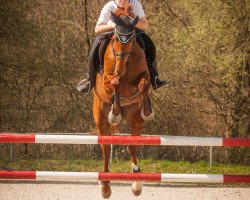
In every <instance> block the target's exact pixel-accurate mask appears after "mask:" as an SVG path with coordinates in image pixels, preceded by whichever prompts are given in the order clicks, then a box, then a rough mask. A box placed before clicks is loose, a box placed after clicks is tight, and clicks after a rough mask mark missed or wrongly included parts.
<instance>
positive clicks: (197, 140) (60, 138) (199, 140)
mask: <svg viewBox="0 0 250 200" xmlns="http://www.w3.org/2000/svg"><path fill="white" fill-rule="evenodd" d="M0 143H47V144H114V145H166V146H245V147H249V146H250V138H218V137H217V138H216V137H215V138H212V137H186V136H86V135H42V134H12V133H1V134H0Z"/></svg>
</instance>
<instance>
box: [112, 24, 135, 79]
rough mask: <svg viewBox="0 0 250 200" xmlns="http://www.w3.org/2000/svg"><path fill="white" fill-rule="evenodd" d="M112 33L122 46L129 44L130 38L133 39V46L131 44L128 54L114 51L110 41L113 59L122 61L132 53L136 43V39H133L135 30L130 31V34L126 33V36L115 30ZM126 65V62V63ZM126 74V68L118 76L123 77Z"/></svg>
mask: <svg viewBox="0 0 250 200" xmlns="http://www.w3.org/2000/svg"><path fill="white" fill-rule="evenodd" d="M114 33H115V35H116V37H117V38H118V40H119V42H120V43H122V44H126V43H127V42H129V41H130V40H131V39H132V38H133V39H134V40H133V44H132V47H131V50H130V52H123V51H121V52H117V51H115V50H114V40H112V51H113V54H114V56H115V57H119V58H120V59H121V60H123V59H124V58H125V57H126V56H128V58H129V56H130V55H131V53H132V51H133V48H134V44H135V42H136V37H135V30H133V31H131V32H130V33H127V34H123V33H120V32H119V31H118V30H117V29H116V28H115V30H114ZM126 64H127V62H126ZM125 72H126V67H125V69H124V71H123V73H122V74H121V75H120V77H121V76H123V75H124V74H125Z"/></svg>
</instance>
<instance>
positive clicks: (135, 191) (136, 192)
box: [132, 188, 142, 196]
mask: <svg viewBox="0 0 250 200" xmlns="http://www.w3.org/2000/svg"><path fill="white" fill-rule="evenodd" d="M141 191H142V189H140V190H134V189H133V188H132V192H133V194H134V195H135V196H140V195H141Z"/></svg>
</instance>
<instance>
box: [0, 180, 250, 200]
mask: <svg viewBox="0 0 250 200" xmlns="http://www.w3.org/2000/svg"><path fill="white" fill-rule="evenodd" d="M100 188H101V185H100V183H96V182H87V183H86V182H84V183H83V182H55V181H54V182H47V181H13V180H12V181H5V180H2V181H0V199H1V200H20V199H22V200H23V199H25V200H85V199H86V200H95V199H102V197H101V193H100ZM111 189H112V195H111V197H110V198H109V199H110V200H127V199H129V200H133V199H136V200H154V199H164V200H165V199H166V200H168V199H169V200H182V199H183V200H249V199H250V186H249V184H248V185H216V184H214V185H213V184H210V185H199V184H154V183H143V189H142V194H141V195H140V196H139V197H135V196H134V195H133V194H132V192H131V183H128V182H112V183H111Z"/></svg>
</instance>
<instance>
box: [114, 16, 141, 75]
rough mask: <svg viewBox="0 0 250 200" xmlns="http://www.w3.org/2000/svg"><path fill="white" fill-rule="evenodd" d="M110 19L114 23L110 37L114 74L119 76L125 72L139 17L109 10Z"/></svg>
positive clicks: (134, 40)
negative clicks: (111, 36) (112, 34)
mask: <svg viewBox="0 0 250 200" xmlns="http://www.w3.org/2000/svg"><path fill="white" fill-rule="evenodd" d="M111 19H112V21H113V22H114V23H115V24H116V26H115V28H114V36H113V38H112V48H113V53H114V56H115V60H116V65H115V72H114V75H115V76H117V77H118V78H120V77H121V76H123V75H124V74H125V72H126V63H127V61H128V58H129V56H130V55H131V53H132V51H133V46H134V44H135V42H136V38H135V25H136V24H137V23H138V21H139V17H138V16H137V17H136V18H132V17H131V16H128V15H124V16H122V17H120V16H117V15H116V14H114V13H113V12H111Z"/></svg>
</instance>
